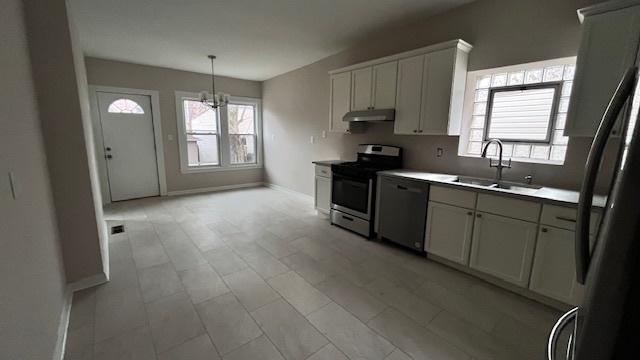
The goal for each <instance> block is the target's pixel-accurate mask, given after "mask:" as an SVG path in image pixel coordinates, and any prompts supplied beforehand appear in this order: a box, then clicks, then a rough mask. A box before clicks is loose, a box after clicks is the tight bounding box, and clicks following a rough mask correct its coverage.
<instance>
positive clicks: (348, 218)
mask: <svg viewBox="0 0 640 360" xmlns="http://www.w3.org/2000/svg"><path fill="white" fill-rule="evenodd" d="M342 218H343V219H345V220H347V221H353V218H350V217H348V216H344V215H342Z"/></svg>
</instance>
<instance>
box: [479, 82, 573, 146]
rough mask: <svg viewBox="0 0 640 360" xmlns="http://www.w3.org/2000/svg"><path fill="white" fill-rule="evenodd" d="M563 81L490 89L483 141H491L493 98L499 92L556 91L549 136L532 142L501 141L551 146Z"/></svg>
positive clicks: (518, 140)
mask: <svg viewBox="0 0 640 360" xmlns="http://www.w3.org/2000/svg"><path fill="white" fill-rule="evenodd" d="M562 83H563V82H562V81H553V82H546V83H536V84H522V85H507V86H501V87H492V88H489V96H488V98H487V110H486V113H485V118H484V129H483V135H482V139H483V140H482V141H483V142H486V141H488V140H490V139H493V138H490V137H489V128H490V126H491V111H492V110H493V98H494V96H495V94H496V93H497V92H505V91H513V90H532V89H554V90H555V91H554V93H553V103H552V104H551V113H550V114H549V122H548V126H547V136H546V138H545V139H544V140H530V139H501V138H496V139H498V140H501V141H505V142H509V143H527V144H551V139H552V134H553V129H554V126H555V122H556V118H557V116H558V106H559V105H560V98H561V95H562Z"/></svg>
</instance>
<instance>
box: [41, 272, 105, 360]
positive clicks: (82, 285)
mask: <svg viewBox="0 0 640 360" xmlns="http://www.w3.org/2000/svg"><path fill="white" fill-rule="evenodd" d="M107 281H109V278H108V276H107V275H106V274H96V275H93V276H89V277H88V278H84V279H82V280H79V281H76V282H73V283H70V284H67V286H66V289H65V293H64V304H63V305H62V313H61V314H60V323H59V324H58V340H57V341H56V348H55V350H54V353H53V360H63V359H64V350H65V346H66V344H67V333H68V332H69V316H70V315H71V306H72V305H73V293H74V292H76V291H80V290H84V289H88V288H90V287H94V286H96V285H100V284H104V283H106V282H107Z"/></svg>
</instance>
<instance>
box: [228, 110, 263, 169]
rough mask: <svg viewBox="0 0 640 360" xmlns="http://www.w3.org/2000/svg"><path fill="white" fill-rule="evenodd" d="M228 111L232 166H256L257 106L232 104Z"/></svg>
mask: <svg viewBox="0 0 640 360" xmlns="http://www.w3.org/2000/svg"><path fill="white" fill-rule="evenodd" d="M226 111H227V119H228V126H229V128H228V129H229V130H228V131H229V155H230V162H231V164H255V163H256V161H257V158H256V144H257V139H256V131H255V129H256V106H255V105H252V104H233V103H230V104H229V105H227V109H226Z"/></svg>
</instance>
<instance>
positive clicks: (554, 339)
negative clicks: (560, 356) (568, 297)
mask: <svg viewBox="0 0 640 360" xmlns="http://www.w3.org/2000/svg"><path fill="white" fill-rule="evenodd" d="M577 314H578V308H577V307H575V308H573V309H571V310H569V311H567V312H566V313H565V314H564V315H562V316H561V317H560V319H558V321H557V322H556V324H555V325H553V329H551V334H549V340H548V341H547V360H555V359H554V358H555V352H556V347H558V338H559V337H560V333H562V330H564V328H565V327H566V326H567V325H569V324H570V323H571V322H572V321H573V320H574V319H575V318H576V315H577ZM570 341H573V340H570Z"/></svg>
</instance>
